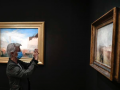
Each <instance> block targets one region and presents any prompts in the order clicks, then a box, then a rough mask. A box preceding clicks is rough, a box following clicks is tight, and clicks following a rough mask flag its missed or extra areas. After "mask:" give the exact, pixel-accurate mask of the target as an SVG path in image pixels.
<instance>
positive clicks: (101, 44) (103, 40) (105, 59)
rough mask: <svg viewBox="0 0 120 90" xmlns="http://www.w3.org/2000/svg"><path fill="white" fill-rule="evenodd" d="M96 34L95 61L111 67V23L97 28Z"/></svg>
mask: <svg viewBox="0 0 120 90" xmlns="http://www.w3.org/2000/svg"><path fill="white" fill-rule="evenodd" d="M96 35H97V36H96V55H95V57H96V61H98V62H101V63H102V64H104V65H106V66H108V67H111V53H112V36H113V23H110V24H108V25H106V26H103V27H101V28H99V29H98V30H97V34H96Z"/></svg>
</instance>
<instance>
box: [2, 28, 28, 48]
mask: <svg viewBox="0 0 120 90" xmlns="http://www.w3.org/2000/svg"><path fill="white" fill-rule="evenodd" d="M1 41H4V42H6V43H10V42H11V43H21V44H22V46H21V49H27V42H28V37H26V35H25V34H22V33H19V32H18V31H17V30H13V31H5V32H2V33H1Z"/></svg>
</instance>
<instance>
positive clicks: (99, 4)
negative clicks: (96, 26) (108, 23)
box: [86, 0, 120, 90]
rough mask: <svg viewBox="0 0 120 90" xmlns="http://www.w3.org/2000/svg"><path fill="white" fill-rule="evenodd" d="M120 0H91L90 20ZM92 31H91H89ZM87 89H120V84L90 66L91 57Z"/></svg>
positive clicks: (118, 3)
mask: <svg viewBox="0 0 120 90" xmlns="http://www.w3.org/2000/svg"><path fill="white" fill-rule="evenodd" d="M119 6H120V0H90V13H89V15H90V17H89V18H90V22H89V30H91V26H90V25H91V23H92V22H93V21H95V20H96V19H98V18H99V17H100V16H102V15H103V14H105V13H106V12H107V11H109V10H110V9H112V8H113V7H119ZM88 33H90V31H88ZM86 65H87V66H86V67H87V69H86V77H87V78H86V87H87V88H86V89H87V90H120V84H118V83H116V82H111V81H109V80H108V79H107V78H106V77H104V76H103V75H101V74H100V73H99V72H97V71H96V70H94V69H93V68H91V67H90V66H89V59H87V63H86Z"/></svg>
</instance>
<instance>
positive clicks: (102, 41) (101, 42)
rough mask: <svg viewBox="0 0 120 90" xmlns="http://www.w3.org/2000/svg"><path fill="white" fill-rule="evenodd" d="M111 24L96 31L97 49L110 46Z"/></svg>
mask: <svg viewBox="0 0 120 90" xmlns="http://www.w3.org/2000/svg"><path fill="white" fill-rule="evenodd" d="M112 35H113V23H111V24H108V25H106V26H104V27H102V28H100V29H98V35H97V47H99V46H106V47H108V46H109V45H112Z"/></svg>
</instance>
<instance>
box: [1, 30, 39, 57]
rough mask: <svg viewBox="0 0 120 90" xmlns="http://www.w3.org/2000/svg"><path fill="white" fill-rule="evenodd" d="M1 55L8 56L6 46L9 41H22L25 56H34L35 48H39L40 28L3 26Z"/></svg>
mask: <svg viewBox="0 0 120 90" xmlns="http://www.w3.org/2000/svg"><path fill="white" fill-rule="evenodd" d="M0 43H1V44H0V56H1V57H8V55H7V52H6V48H7V45H8V44H9V43H20V44H21V45H22V46H20V48H21V51H22V53H23V57H24V58H32V57H33V51H34V49H38V28H3V29H2V28H1V29H0Z"/></svg>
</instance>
